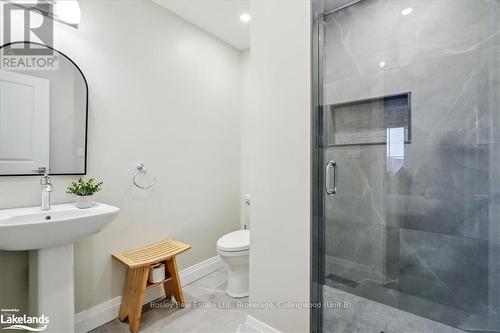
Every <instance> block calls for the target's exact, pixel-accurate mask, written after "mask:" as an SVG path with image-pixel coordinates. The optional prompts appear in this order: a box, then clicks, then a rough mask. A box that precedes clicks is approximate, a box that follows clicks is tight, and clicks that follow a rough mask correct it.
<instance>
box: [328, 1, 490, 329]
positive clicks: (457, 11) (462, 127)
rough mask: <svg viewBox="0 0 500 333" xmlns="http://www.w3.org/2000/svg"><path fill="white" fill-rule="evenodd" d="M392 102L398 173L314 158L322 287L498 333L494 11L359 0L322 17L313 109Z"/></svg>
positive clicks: (381, 157)
mask: <svg viewBox="0 0 500 333" xmlns="http://www.w3.org/2000/svg"><path fill="white" fill-rule="evenodd" d="M406 8H412V12H411V13H410V14H409V15H406V16H404V15H402V14H401V12H402V11H403V10H404V9H406ZM406 91H411V100H412V104H411V134H412V142H411V144H406V145H405V146H404V147H405V148H404V154H403V156H402V157H401V158H400V160H399V162H400V163H393V162H394V161H391V160H390V158H388V156H387V147H386V145H372V146H363V145H359V146H349V147H328V148H325V154H324V158H325V162H326V161H329V160H335V161H336V162H337V165H338V167H337V188H338V192H337V195H336V196H335V197H334V198H330V197H327V198H326V199H325V215H326V216H325V217H326V227H325V231H326V244H325V247H326V254H327V258H326V262H327V265H326V278H327V283H330V285H333V286H335V287H338V288H340V289H342V288H343V290H347V291H349V292H351V293H355V294H357V295H360V296H363V297H366V298H371V299H373V300H376V301H377V302H382V303H385V304H388V305H391V306H394V307H398V308H401V309H403V310H405V311H409V312H414V313H417V314H419V315H421V316H427V317H429V318H431V319H433V320H437V321H441V322H443V323H446V324H448V325H452V326H455V327H461V328H463V329H465V330H471V331H472V330H474V329H479V328H481V329H483V330H485V331H488V330H495V329H496V330H499V329H500V322H499V321H500V320H499V319H497V318H500V282H499V281H500V254H499V252H500V249H499V247H500V246H499V245H500V227H499V224H500V223H498V221H499V217H500V1H497V0H454V1H449V0H363V1H361V2H359V3H357V4H355V5H353V6H350V7H348V8H346V9H343V10H341V11H339V12H336V13H333V14H330V15H328V16H327V17H326V20H325V84H324V96H325V104H326V105H331V104H337V103H344V102H352V101H356V100H362V99H367V98H374V97H380V96H384V95H393V94H397V93H401V92H406ZM389 165H390V166H391V167H389ZM329 276H330V278H329ZM343 279H344V280H343ZM328 281H330V282H328ZM342 281H354V282H355V283H354V284H353V283H351V284H349V283H346V282H344V283H342ZM371 285H375V286H378V287H380V288H381V289H380V288H379V289H377V288H373V287H371V288H369V287H367V286H371ZM378 290H382V291H381V292H380V293H379V292H378ZM394 295H395V296H394ZM422 304H425V306H423V305H422ZM444 308H446V309H448V310H446V311H444V310H443V311H440V310H439V309H444ZM423 309H424V310H425V311H424V310H423ZM450 309H451V310H450ZM450 313H451V314H450ZM478 318H479V319H478ZM479 323H483V324H481V325H480V324H479ZM484 323H486V324H484ZM479 326H481V327H479Z"/></svg>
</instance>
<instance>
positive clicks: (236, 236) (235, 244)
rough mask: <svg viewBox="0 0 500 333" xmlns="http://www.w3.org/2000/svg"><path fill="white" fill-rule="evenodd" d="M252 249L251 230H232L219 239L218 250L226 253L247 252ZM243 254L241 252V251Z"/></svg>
mask: <svg viewBox="0 0 500 333" xmlns="http://www.w3.org/2000/svg"><path fill="white" fill-rule="evenodd" d="M249 249H250V232H249V231H248V230H238V231H233V232H230V233H228V234H226V235H224V236H222V237H221V238H219V240H218V241H217V250H218V251H220V252H224V253H228V252H229V253H230V252H246V253H248V250H249ZM240 254H241V253H240Z"/></svg>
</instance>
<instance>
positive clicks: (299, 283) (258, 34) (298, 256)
mask: <svg viewBox="0 0 500 333" xmlns="http://www.w3.org/2000/svg"><path fill="white" fill-rule="evenodd" d="M251 15H252V23H251V26H250V32H251V33H250V36H251V50H250V63H249V73H250V87H251V89H249V93H250V98H249V103H250V104H249V108H248V110H247V111H246V113H245V114H244V115H243V119H247V121H246V122H245V124H246V125H245V126H248V129H246V130H245V129H244V131H243V132H244V133H247V135H248V137H247V138H244V139H243V141H242V142H243V143H244V148H243V151H245V149H248V161H249V167H248V175H243V177H244V178H245V177H248V182H247V183H248V184H249V189H250V192H251V194H252V210H251V214H252V221H251V253H250V301H251V302H281V301H288V302H308V301H309V280H310V279H309V243H310V241H309V238H310V232H309V228H310V174H311V173H310V135H311V133H310V131H311V129H310V105H311V99H310V95H311V89H310V87H311V85H310V60H311V59H310V49H311V48H310V2H309V1H307V0H295V1H289V0H275V1H270V0H269V1H252V2H251ZM244 110H245V109H244ZM245 145H247V146H248V147H245ZM251 315H252V316H253V317H255V318H256V319H258V320H261V321H263V322H265V323H267V324H268V325H270V326H272V327H274V328H276V329H278V330H280V331H283V332H307V331H308V330H309V311H308V310H292V309H275V310H254V311H252V312H251Z"/></svg>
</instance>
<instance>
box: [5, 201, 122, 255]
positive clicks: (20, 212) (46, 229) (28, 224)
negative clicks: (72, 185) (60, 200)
mask: <svg viewBox="0 0 500 333" xmlns="http://www.w3.org/2000/svg"><path fill="white" fill-rule="evenodd" d="M118 211H119V209H118V208H116V207H113V206H109V205H106V204H102V203H96V204H95V205H94V206H93V207H91V208H87V209H79V208H77V207H76V206H75V205H74V204H60V205H52V208H51V210H48V211H42V210H40V207H28V208H15V209H5V210H0V250H8V251H23V250H37V249H45V248H51V247H57V246H61V245H65V244H71V243H73V242H75V241H78V240H80V239H82V238H85V237H88V236H90V235H93V234H95V233H97V232H99V231H100V230H101V229H103V228H104V227H105V226H107V225H108V224H109V223H110V222H111V220H112V218H113V217H114V216H115V215H116V214H117V213H118Z"/></svg>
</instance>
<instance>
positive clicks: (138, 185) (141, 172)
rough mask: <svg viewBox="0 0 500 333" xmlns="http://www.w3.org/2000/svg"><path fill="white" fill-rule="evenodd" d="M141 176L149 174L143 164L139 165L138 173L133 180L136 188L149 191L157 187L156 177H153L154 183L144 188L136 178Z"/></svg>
mask: <svg viewBox="0 0 500 333" xmlns="http://www.w3.org/2000/svg"><path fill="white" fill-rule="evenodd" d="M140 174H143V175H146V174H147V172H146V167H145V166H144V164H142V163H139V164H137V171H136V172H135V174H134V178H133V181H134V185H135V186H137V187H138V188H140V189H142V190H147V189H150V188H151V187H153V186H155V184H156V177H153V182H152V183H151V184H149V185H145V186H143V185H140V184H138V183H137V180H136V178H137V176H139V175H140Z"/></svg>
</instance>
